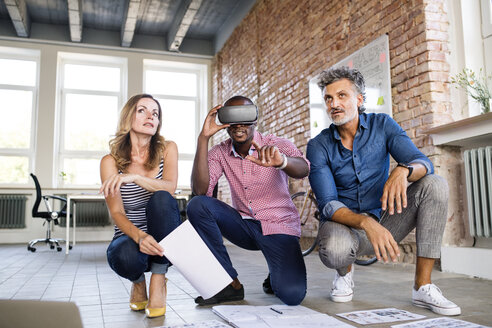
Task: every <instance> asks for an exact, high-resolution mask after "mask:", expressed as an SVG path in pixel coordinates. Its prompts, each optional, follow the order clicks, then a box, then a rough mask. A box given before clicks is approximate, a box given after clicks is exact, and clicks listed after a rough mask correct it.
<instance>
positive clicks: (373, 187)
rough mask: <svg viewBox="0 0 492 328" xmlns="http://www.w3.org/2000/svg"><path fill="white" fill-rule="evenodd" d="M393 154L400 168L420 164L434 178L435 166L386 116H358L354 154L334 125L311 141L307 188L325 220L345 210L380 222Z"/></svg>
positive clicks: (308, 148)
mask: <svg viewBox="0 0 492 328" xmlns="http://www.w3.org/2000/svg"><path fill="white" fill-rule="evenodd" d="M390 154H391V156H392V157H393V158H394V159H395V161H396V162H398V163H404V164H410V163H419V164H422V165H424V166H425V167H426V168H427V174H431V173H433V172H434V167H433V165H432V162H431V161H430V160H429V159H428V158H427V157H426V156H425V155H424V154H422V152H420V151H419V150H418V149H417V147H416V146H415V145H414V144H413V142H412V141H411V140H410V138H409V137H408V136H407V134H406V133H405V131H403V129H402V128H401V127H400V126H399V125H398V123H396V122H395V121H394V120H393V119H392V118H391V117H389V116H388V115H386V114H374V113H371V114H366V113H362V114H360V115H359V127H358V129H357V133H356V135H355V138H354V144H353V150H352V151H350V150H348V149H347V148H345V147H344V146H343V145H342V141H341V138H340V134H339V133H338V130H337V129H336V126H335V125H333V124H332V125H330V127H329V128H327V129H324V130H323V131H322V132H321V133H320V134H319V135H318V136H316V137H315V138H314V139H311V140H310V141H309V143H308V146H307V151H306V157H307V158H308V160H309V161H310V162H311V172H310V174H309V182H310V183H311V187H312V188H313V191H314V194H315V195H316V199H317V201H318V207H319V210H320V212H321V213H322V220H330V219H331V217H332V216H333V214H334V213H335V212H336V211H337V210H338V209H340V208H342V207H348V208H349V209H350V210H352V211H353V212H355V213H371V214H374V215H375V216H376V217H378V218H380V217H381V201H380V198H381V196H382V195H383V187H384V184H385V183H386V180H387V179H388V171H389V155H390Z"/></svg>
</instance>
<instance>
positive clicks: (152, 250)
mask: <svg viewBox="0 0 492 328" xmlns="http://www.w3.org/2000/svg"><path fill="white" fill-rule="evenodd" d="M138 246H139V248H140V251H141V252H142V253H144V254H147V255H157V256H164V249H163V248H162V246H161V245H159V243H158V242H157V241H156V240H155V239H154V237H152V236H151V235H149V234H145V235H144V236H142V237H140V238H139V239H138Z"/></svg>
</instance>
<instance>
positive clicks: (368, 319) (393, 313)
mask: <svg viewBox="0 0 492 328" xmlns="http://www.w3.org/2000/svg"><path fill="white" fill-rule="evenodd" d="M337 315H338V316H340V317H342V318H345V319H347V320H350V321H353V322H356V323H358V324H361V325H369V324H373V323H386V322H395V321H405V320H417V319H422V318H425V316H424V315H420V314H416V313H412V312H408V311H405V310H399V309H395V308H386V309H376V310H367V311H354V312H347V313H338V314H337Z"/></svg>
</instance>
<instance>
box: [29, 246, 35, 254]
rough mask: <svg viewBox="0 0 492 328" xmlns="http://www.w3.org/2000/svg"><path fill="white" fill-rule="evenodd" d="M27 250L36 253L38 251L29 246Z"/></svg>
mask: <svg viewBox="0 0 492 328" xmlns="http://www.w3.org/2000/svg"><path fill="white" fill-rule="evenodd" d="M27 250H28V251H31V252H33V253H34V252H35V251H36V248H34V247H30V246H27Z"/></svg>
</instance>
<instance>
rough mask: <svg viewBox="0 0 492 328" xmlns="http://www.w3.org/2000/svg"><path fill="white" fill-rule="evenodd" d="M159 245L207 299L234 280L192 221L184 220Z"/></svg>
mask: <svg viewBox="0 0 492 328" xmlns="http://www.w3.org/2000/svg"><path fill="white" fill-rule="evenodd" d="M159 244H160V245H161V246H162V247H163V248H164V255H165V256H166V257H167V259H168V260H169V261H171V263H172V264H173V265H174V266H175V267H176V269H178V271H179V272H181V274H182V275H183V276H184V277H185V278H186V280H188V282H189V283H190V284H191V285H192V286H193V287H194V288H195V289H196V290H197V291H198V292H199V293H200V295H201V296H202V297H203V298H205V299H207V298H210V297H212V296H214V295H215V294H217V293H218V292H220V291H221V290H222V289H224V287H226V286H227V285H228V284H230V283H231V282H232V278H231V277H230V276H229V274H227V272H226V271H225V270H224V268H223V267H222V265H221V264H220V263H219V261H218V260H217V259H216V258H215V256H214V255H213V254H212V252H211V251H210V249H209V248H208V247H207V245H206V244H205V243H204V242H203V240H202V239H201V238H200V236H199V235H198V233H197V232H196V230H195V229H194V228H193V226H192V225H191V223H190V222H189V221H185V222H183V223H182V224H181V225H180V226H179V227H177V228H176V229H175V230H174V231H173V232H171V233H170V234H169V235H167V236H166V237H165V238H164V239H163V240H161V242H160V243H159Z"/></svg>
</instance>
